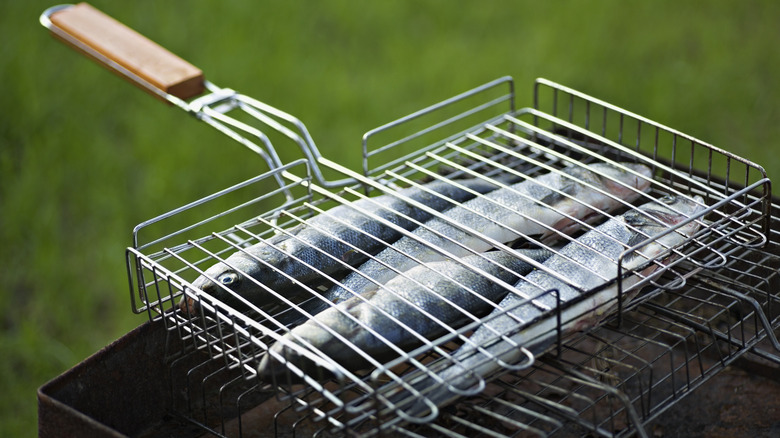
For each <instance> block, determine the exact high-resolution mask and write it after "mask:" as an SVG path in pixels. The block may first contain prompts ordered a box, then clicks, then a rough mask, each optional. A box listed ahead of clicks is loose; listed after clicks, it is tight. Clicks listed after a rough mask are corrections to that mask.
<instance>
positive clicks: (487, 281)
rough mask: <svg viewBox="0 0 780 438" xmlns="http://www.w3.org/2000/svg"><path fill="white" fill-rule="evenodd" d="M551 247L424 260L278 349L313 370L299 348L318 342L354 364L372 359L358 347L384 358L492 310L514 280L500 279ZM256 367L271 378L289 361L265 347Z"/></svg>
mask: <svg viewBox="0 0 780 438" xmlns="http://www.w3.org/2000/svg"><path fill="white" fill-rule="evenodd" d="M550 255H551V252H550V251H548V250H544V249H534V250H531V249H521V250H516V251H513V252H512V253H507V252H503V251H490V252H487V253H484V254H474V255H470V256H467V257H463V258H462V259H460V260H457V261H456V260H445V261H437V262H432V263H429V264H423V265H418V266H416V267H414V268H412V269H410V270H409V271H407V272H406V273H405V275H398V276H396V277H395V278H393V279H392V280H390V281H389V282H387V284H386V285H385V286H384V287H383V288H381V289H378V290H376V291H374V292H371V293H369V294H366V295H365V296H362V297H353V298H351V299H349V300H347V301H344V302H342V303H340V304H339V305H337V306H336V307H331V308H329V309H327V310H325V311H323V312H321V313H319V314H317V315H315V316H314V317H313V318H311V319H309V320H308V321H306V322H305V323H304V324H302V325H299V326H297V327H295V328H294V329H293V330H292V331H291V332H290V333H287V334H286V335H285V336H284V340H283V341H281V342H276V343H275V344H274V346H273V347H272V350H273V351H274V352H275V353H278V354H279V355H281V357H284V358H285V359H286V360H289V361H291V362H293V363H295V364H296V366H298V367H299V368H302V369H304V370H305V371H308V372H310V373H312V374H313V373H314V372H313V367H314V366H315V365H313V364H311V363H309V362H307V361H306V360H305V359H304V358H303V357H302V356H300V355H299V354H298V353H297V351H299V349H300V348H304V347H303V345H310V346H312V347H314V348H315V349H317V350H319V351H320V352H321V353H322V354H323V355H326V356H327V357H329V358H330V359H332V360H334V361H336V362H337V363H339V364H341V365H342V366H343V367H345V368H346V369H347V370H350V371H355V370H359V369H363V368H366V367H369V366H370V362H369V361H368V360H366V358H365V357H364V355H363V354H361V353H358V352H357V351H356V349H358V350H360V351H362V352H363V353H364V354H366V355H368V356H369V357H371V358H373V359H374V360H375V361H378V362H379V363H383V362H385V361H387V360H390V359H392V358H394V357H397V356H398V354H399V352H398V351H399V350H400V351H410V350H412V349H413V348H415V347H417V346H419V345H421V344H422V342H423V341H422V339H436V338H438V337H440V336H442V335H444V334H446V333H447V327H455V328H457V327H460V326H462V325H464V324H466V323H468V322H472V321H476V320H477V319H478V318H479V317H481V316H484V315H486V314H487V313H488V312H490V310H492V309H493V308H494V307H495V303H498V302H499V301H500V300H501V299H502V298H503V297H504V296H505V295H506V294H507V293H508V292H509V287H511V286H509V287H508V286H507V285H502V284H500V283H498V282H496V281H495V280H494V279H499V280H501V281H502V282H504V283H508V284H509V285H513V284H514V283H515V282H516V281H517V280H519V278H520V276H522V275H525V274H527V273H528V272H530V271H531V269H533V266H532V265H531V264H530V263H528V262H527V261H526V260H528V259H530V260H533V261H535V262H537V263H541V262H543V261H544V260H546V259H547V258H548V257H549V256H550ZM483 273H486V274H488V275H490V276H486V275H484V274H483ZM491 276H492V277H491ZM339 336H341V337H343V338H344V339H345V340H346V341H347V342H342V341H341V339H340V338H339ZM288 343H293V344H296V347H295V348H291V347H289V346H287V344H288ZM258 370H259V373H260V375H261V376H262V377H265V378H266V379H270V378H271V376H272V375H274V374H281V373H282V372H283V371H284V367H283V366H282V365H280V364H278V363H276V361H275V360H273V359H271V357H270V355H266V356H265V358H263V360H262V362H261V364H260V366H259V368H258Z"/></svg>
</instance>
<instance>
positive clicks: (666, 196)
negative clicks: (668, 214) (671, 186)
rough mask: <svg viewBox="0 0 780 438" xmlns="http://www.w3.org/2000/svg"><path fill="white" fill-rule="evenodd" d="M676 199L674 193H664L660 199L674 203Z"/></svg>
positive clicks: (667, 202) (665, 202) (663, 201)
mask: <svg viewBox="0 0 780 438" xmlns="http://www.w3.org/2000/svg"><path fill="white" fill-rule="evenodd" d="M675 200H676V198H675V196H674V195H664V196H663V197H662V198H661V199H659V201H660V202H662V203H664V204H674V201H675Z"/></svg>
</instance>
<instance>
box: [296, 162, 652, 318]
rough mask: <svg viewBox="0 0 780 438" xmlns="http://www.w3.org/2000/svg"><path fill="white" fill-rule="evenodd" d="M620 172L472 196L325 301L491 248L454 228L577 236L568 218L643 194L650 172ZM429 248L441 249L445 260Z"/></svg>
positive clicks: (602, 168)
mask: <svg viewBox="0 0 780 438" xmlns="http://www.w3.org/2000/svg"><path fill="white" fill-rule="evenodd" d="M621 166H622V167H623V168H620V167H616V166H613V165H611V164H606V163H597V164H591V165H588V166H583V167H569V168H566V169H564V170H563V171H562V172H561V173H557V172H551V173H547V174H544V175H541V176H539V177H537V178H534V179H527V180H524V181H521V182H519V183H516V184H514V185H511V186H505V187H502V188H501V189H498V190H495V191H492V192H490V193H488V194H486V195H484V196H479V197H476V198H474V199H472V200H470V201H467V202H465V203H463V205H460V206H456V207H454V208H451V209H450V210H448V211H447V212H446V213H445V215H446V219H442V218H437V217H435V218H433V219H431V220H429V221H428V222H426V223H425V224H424V226H420V227H418V228H417V229H415V231H414V232H413V235H414V237H409V236H405V237H402V238H400V239H399V240H398V241H396V242H395V243H394V244H393V245H392V246H391V247H389V248H387V249H385V250H383V251H382V252H380V253H379V254H377V255H376V257H374V258H372V259H370V260H368V261H367V262H366V263H364V264H363V265H361V266H360V268H359V271H358V272H353V273H351V274H349V275H348V276H347V277H346V278H345V279H344V280H343V282H342V283H341V284H338V285H336V286H334V287H332V288H331V289H330V290H328V291H327V292H326V293H325V296H326V297H327V299H328V300H330V301H332V302H340V301H343V300H346V299H349V298H351V297H352V296H354V295H356V294H365V293H367V292H370V291H372V290H375V289H376V288H378V287H379V285H381V284H384V283H386V282H387V281H389V280H390V279H392V278H393V277H395V276H396V274H397V273H398V272H403V271H406V270H408V269H411V268H412V267H414V266H416V265H417V264H418V262H432V261H436V260H443V259H445V258H446V257H448V256H452V257H462V256H467V255H469V254H472V253H473V252H477V253H479V252H484V251H487V250H488V249H490V248H491V247H492V244H491V243H490V242H488V241H485V240H484V239H481V238H480V237H479V236H477V235H474V234H472V233H470V232H468V231H466V230H463V229H461V228H459V226H465V227H468V228H471V229H473V230H475V231H476V232H477V233H479V234H480V235H485V236H488V237H490V238H492V239H494V240H497V241H499V242H501V243H508V242H511V241H514V240H516V239H518V238H519V237H521V236H532V235H550V234H552V232H551V231H550V229H549V228H553V229H557V230H560V231H562V232H564V233H571V232H573V231H576V229H578V228H579V226H580V224H579V223H578V222H576V221H574V220H572V219H570V218H569V217H567V215H568V216H571V217H574V218H576V219H580V220H587V219H588V218H589V217H591V216H592V215H593V213H594V209H599V210H602V211H606V212H609V211H612V210H615V209H617V208H620V207H621V206H623V205H624V202H625V203H630V202H632V201H634V200H636V199H637V198H638V197H639V196H640V195H641V193H642V192H644V191H646V190H647V189H648V188H649V187H650V180H651V178H652V171H651V170H650V168H649V167H647V166H645V165H642V164H633V163H621ZM625 169H627V170H625ZM584 183H588V184H590V187H589V186H587V185H585V184H584ZM561 193H564V194H566V195H569V196H564V195H563V194H561ZM596 216H597V215H596ZM548 227H549V228H548ZM434 248H439V249H444V250H445V251H447V252H448V253H449V255H446V256H445V255H443V254H442V253H441V252H439V251H438V250H436V249H434ZM327 307H328V304H327V303H323V302H321V301H316V302H313V304H312V305H311V307H309V308H306V310H307V311H308V312H309V313H317V312H318V311H322V310H324V309H325V308H327Z"/></svg>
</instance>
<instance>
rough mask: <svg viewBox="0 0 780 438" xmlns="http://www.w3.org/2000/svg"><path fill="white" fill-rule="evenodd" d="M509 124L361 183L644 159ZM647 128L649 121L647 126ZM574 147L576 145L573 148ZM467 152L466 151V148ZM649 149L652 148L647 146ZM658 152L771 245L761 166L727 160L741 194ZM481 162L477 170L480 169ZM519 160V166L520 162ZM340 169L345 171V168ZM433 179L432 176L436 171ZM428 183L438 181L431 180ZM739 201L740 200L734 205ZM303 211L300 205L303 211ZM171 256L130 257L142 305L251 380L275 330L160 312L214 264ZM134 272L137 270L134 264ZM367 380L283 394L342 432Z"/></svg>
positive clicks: (223, 316) (675, 184) (670, 186)
mask: <svg viewBox="0 0 780 438" xmlns="http://www.w3.org/2000/svg"><path fill="white" fill-rule="evenodd" d="M610 111H613V109H612V108H610ZM570 113H571V112H570ZM606 113H607V112H606V111H604V114H606ZM524 115H531V116H533V117H534V118H536V119H537V120H539V119H540V118H542V117H547V118H548V120H552V121H553V122H554V123H555V124H556V126H557V125H560V126H563V127H564V128H566V130H567V135H566V136H564V137H561V136H560V135H558V136H554V135H553V134H554V133H555V131H556V128H554V129H551V130H550V131H543V130H539V129H538V127H536V126H535V125H529V124H527V123H523V122H522V121H520V119H518V117H523V116H524ZM620 117H621V126H622V125H623V123H624V122H623V117H624V114H623V113H621V116H620ZM570 118H571V117H570ZM606 119H607V117H606V116H604V120H605V122H604V124H606ZM502 122H503V123H506V124H507V125H508V126H509V128H507V129H505V130H501V129H499V128H496V123H495V122H491V123H486V124H484V125H482V126H480V127H479V128H478V129H476V130H473V132H469V133H467V134H466V135H462V136H461V137H458V138H455V139H453V140H451V141H445V142H443V144H442V145H440V146H438V149H433V150H430V149H429V150H426V151H425V153H424V154H421V155H420V156H414V155H413V156H410V157H407V159H405V160H400V161H399V160H396V162H395V163H394V167H392V168H391V167H390V166H386V167H387V169H392V170H385V171H384V173H383V174H382V178H379V177H377V176H376V175H373V176H372V178H371V179H370V180H361V179H360V178H359V175H358V176H357V177H356V179H358V180H361V181H362V182H363V183H364V184H368V185H371V184H372V183H373V184H375V182H376V181H380V180H382V181H386V180H395V181H399V180H405V179H406V178H405V177H404V176H402V174H401V172H405V173H406V175H409V174H410V173H412V172H423V174H426V170H427V169H437V170H438V169H440V168H441V167H443V166H447V167H454V168H456V169H458V171H459V172H461V173H463V172H466V173H467V170H468V169H469V166H470V168H471V169H473V168H475V166H477V167H478V166H479V165H480V164H479V163H478V162H479V161H480V160H484V156H485V155H487V156H491V155H493V156H495V148H498V149H497V150H500V151H501V154H502V156H503V157H511V156H512V155H513V153H512V150H513V149H517V150H523V151H524V152H525V153H526V154H527V155H526V157H532V158H533V157H535V158H533V159H532V160H531V161H530V162H531V163H532V165H531V166H529V165H527V164H525V165H524V167H525V171H529V172H532V171H533V170H535V169H538V167H539V166H540V165H541V166H544V165H545V162H544V160H547V162H550V163H554V162H556V161H560V160H561V159H562V158H563V157H564V156H570V155H573V156H574V159H578V158H580V157H581V156H582V155H583V154H584V155H585V156H587V155H588V154H589V152H588V150H587V149H590V148H592V146H593V145H595V146H596V147H597V149H598V150H600V151H602V153H603V151H607V152H608V153H609V154H610V155H611V156H614V155H617V156H619V157H620V158H621V159H625V157H627V156H631V157H633V158H634V159H636V158H637V155H636V151H632V150H630V149H625V148H624V147H622V146H621V145H620V143H617V146H616V145H615V144H610V141H609V139H607V138H606V137H598V136H594V135H593V134H592V133H590V132H587V135H586V136H585V137H586V139H593V138H596V137H598V138H597V141H596V142H594V143H593V144H590V143H589V142H588V141H586V142H585V143H584V144H585V146H586V147H585V148H582V144H583V143H582V138H581V137H582V136H581V135H579V136H578V135H574V134H581V132H580V130H581V129H580V130H575V129H572V128H573V125H572V124H571V123H570V122H565V121H561V120H558V119H557V118H555V117H550V116H548V115H545V114H543V113H540V112H538V111H537V110H522V111H520V112H519V113H518V114H508V115H505V116H502ZM641 123H647V122H644V121H642V122H641ZM640 126H641V125H640ZM518 128H519V130H520V132H524V131H525V132H526V134H530V135H531V138H532V139H534V140H535V142H534V143H531V144H529V143H528V142H527V141H524V138H523V137H520V136H518V135H516V134H515V133H514V132H515V130H517V129H518ZM605 132H606V131H605ZM658 132H667V131H665V130H664V128H662V127H660V128H659V127H658V126H656V136H655V137H656V140H657V139H658V137H659V134H658ZM556 134H557V133H556ZM673 135H674V136H675V138H677V136H678V134H676V133H674V134H673ZM552 138H554V139H555V141H552V142H550V141H549V140H550V139H552ZM638 138H639V137H638ZM568 140H571V142H569V141H568ZM619 140H622V134H620V138H619ZM686 140H687V141H690V142H691V146H690V150H691V152H690V157H694V156H695V154H694V151H698V150H699V149H703V150H704V151H705V152H706V153H708V154H709V157H710V161H711V162H712V160H713V158H712V157H718V156H720V155H719V153H720V152H719V151H718V150H715V149H712V148H709V147H708V146H707V145H703V144H700V143H698V142H697V141H695V140H691V139H688V138H687V137H686ZM461 145H465V147H464V146H461ZM642 146H643V147H644V146H645V145H642ZM491 148H492V149H494V150H493V151H492V152H493V154H491V153H486V152H485V149H491ZM561 148H563V149H562V150H563V151H564V154H561V152H560V151H561ZM636 149H637V150H640V151H642V152H644V151H643V150H642V149H641V148H640V147H639V140H637V148H636ZM658 149H659V144H658V143H656V144H655V145H654V147H653V153H652V155H650V156H651V157H654V158H655V159H656V160H655V161H658V162H659V164H658V167H659V168H660V169H661V170H662V171H663V175H664V176H665V178H666V179H664V181H666V182H667V185H666V187H665V190H669V191H674V190H685V191H686V193H702V194H704V195H705V196H707V199H708V201H709V202H710V203H713V202H714V203H716V204H717V200H723V198H724V194H725V195H728V196H732V198H730V199H728V202H724V204H723V206H725V207H726V208H722V214H721V219H723V220H724V222H722V224H723V225H724V229H729V228H733V225H734V223H735V222H733V220H729V219H727V218H729V217H730V216H729V215H728V211H729V209H731V210H732V211H738V212H741V213H742V214H741V215H738V219H737V220H736V225H737V227H736V228H737V231H729V232H726V233H720V235H721V238H723V239H728V242H729V244H732V242H733V241H734V239H735V238H736V239H737V240H738V241H737V243H738V244H739V246H743V247H744V246H760V245H762V244H764V243H765V242H766V238H765V234H763V233H761V232H757V231H756V230H755V227H751V226H750V225H751V224H752V223H754V222H755V223H759V224H761V225H762V229H763V230H766V229H768V226H767V225H765V224H766V223H768V219H767V215H764V214H762V213H763V212H764V211H765V210H766V209H767V207H765V205H768V196H767V194H768V181H766V180H764V179H761V178H760V176H761V174H762V171H761V169H760V168H759V167H757V166H754V165H752V163H749V162H746V161H744V160H741V159H738V158H735V157H731V156H727V157H726V160H727V162H728V163H729V164H728V169H729V172H728V175H734V174H735V173H737V172H735V171H734V170H733V168H732V167H736V166H733V165H732V164H731V161H735V162H737V163H738V164H739V165H740V166H744V169H745V170H744V179H743V178H739V180H742V181H744V182H747V183H750V184H749V185H748V188H747V189H745V188H744V186H742V187H741V188H740V185H739V184H737V183H732V182H729V181H731V180H733V178H727V179H726V180H725V182H720V183H718V182H715V181H714V179H713V176H712V175H711V170H712V166H710V167H709V168H708V170H707V171H705V172H702V173H701V174H702V176H700V175H698V174H694V172H693V171H694V170H697V171H698V169H694V167H693V161H694V160H693V159H692V160H691V162H690V163H689V165H688V167H687V169H686V168H685V166H682V169H683V171H682V172H680V171H679V167H680V166H681V165H680V164H679V163H678V162H677V161H674V160H673V161H672V162H671V166H665V165H663V164H662V163H660V160H658ZM475 150H480V152H479V153H470V152H472V151H475ZM508 151H509V152H508ZM707 151H709V152H707ZM421 156H422V157H424V159H421V158H420V157H421ZM463 156H468V157H469V159H470V161H471V164H469V165H468V166H463V165H461V164H459V163H458V162H457V161H458V160H457V159H456V158H461V157H463ZM673 156H675V157H677V155H676V154H673ZM570 158H571V157H570ZM474 161H476V162H477V163H476V164H475V163H474ZM514 161H516V162H517V161H519V160H514ZM420 162H425V163H426V164H424V165H419V164H418V163H420ZM396 163H400V164H396ZM336 167H338V166H336ZM339 170H342V169H341V168H339ZM428 172H429V173H430V172H432V171H428ZM755 174H758V175H759V178H758V179H757V180H756V181H753V180H752V179H751V178H753V179H755V178H754V177H753V175H755ZM350 176H352V177H355V175H351V174H350ZM428 176H431V175H430V174H429V175H428ZM308 188H309V189H310V190H311V186H308ZM377 188H379V187H377ZM735 193H737V195H736V196H734V194H735ZM735 199H736V200H738V201H737V202H732V201H734V200H735ZM290 206H296V205H295V203H292V204H290V203H288V204H287V207H288V208H289V207H290ZM297 206H300V204H298V205H297ZM723 206H722V207H723ZM279 211H281V210H275V213H278V212H279ZM293 217H296V216H293ZM266 225H267V224H266ZM271 228H272V227H271ZM715 229H716V228H712V229H711V230H715ZM234 231H235V230H234ZM242 231H243V230H242ZM229 234H230V233H218V234H217V236H219V237H220V238H219V239H218V240H219V241H222V242H225V243H229V241H228V240H227V239H225V238H224V236H225V235H229ZM212 238H213V236H212ZM258 238H262V235H255V236H250V237H248V238H245V239H239V241H248V240H254V239H258ZM739 239H741V240H739ZM187 245H188V244H184V246H185V247H186V246H187ZM189 245H190V246H197V245H193V242H192V241H190V242H189ZM231 245H232V244H231ZM234 249H235V248H234V247H232V246H230V245H228V246H227V248H225V249H224V250H222V252H221V253H220V254H225V253H227V252H229V251H231V250H234ZM163 253H166V254H165V256H163V258H162V259H161V261H162V262H161V261H160V260H149V258H148V257H147V256H146V255H145V254H143V252H142V251H137V250H134V249H130V250H129V252H128V254H129V260H130V254H132V256H133V257H135V258H136V262H137V263H139V264H137V265H136V268H137V272H138V273H139V278H140V279H141V280H139V282H138V284H139V286H140V285H143V287H140V288H141V293H142V296H143V295H145V296H143V297H142V298H145V301H146V302H147V303H152V304H153V305H151V306H149V307H148V308H149V309H151V308H152V307H155V306H154V305H157V306H158V310H162V311H163V314H166V315H167V316H166V318H167V319H168V320H169V322H170V323H171V330H172V331H176V332H178V333H180V335H182V338H183V339H185V340H187V341H190V342H192V344H193V345H194V346H195V348H197V349H200V350H206V351H208V352H209V353H210V354H211V357H212V359H214V360H223V361H225V365H226V367H228V368H230V369H241V372H242V373H246V374H245V375H244V377H245V378H246V377H251V375H252V373H253V370H254V366H255V365H256V359H257V358H258V356H259V355H260V354H262V352H263V351H264V350H265V349H267V347H268V345H267V342H268V341H267V338H266V337H265V336H267V335H268V331H267V329H266V328H265V327H263V326H261V325H259V324H257V323H256V321H246V319H245V318H243V317H242V314H241V313H239V312H235V311H234V310H233V309H230V308H229V307H227V308H226V307H225V306H223V305H222V304H221V303H219V302H213V300H212V301H210V300H209V299H208V297H203V296H202V295H199V297H200V298H201V299H203V300H204V301H205V304H206V305H205V306H203V307H201V309H202V311H201V315H200V316H199V318H194V319H192V318H187V317H184V316H182V315H180V314H178V313H176V312H166V311H165V310H164V309H163V308H162V307H159V305H160V304H161V303H164V302H168V303H173V301H174V298H176V297H177V296H179V295H180V294H181V290H182V289H187V282H186V281H182V280H181V279H180V278H179V274H181V272H183V271H187V270H188V269H189V270H192V269H194V270H195V271H198V272H202V268H200V266H204V265H206V264H208V263H206V262H205V261H204V260H203V259H202V258H201V259H200V260H199V261H197V262H195V263H193V262H190V261H187V260H179V262H181V263H182V264H183V265H186V266H185V267H182V268H179V270H178V271H175V270H174V271H173V272H170V271H169V270H168V269H166V267H165V266H164V265H165V263H166V262H165V260H170V259H177V260H178V259H180V256H172V254H171V253H174V254H177V253H178V254H180V252H178V251H177V250H175V251H170V249H166V250H164V251H163ZM213 254H217V253H213ZM158 255H159V254H158ZM211 260H212V261H213V260H214V259H213V258H212V259H211ZM129 266H131V264H130V263H129ZM144 273H145V274H146V277H151V278H153V279H154V280H152V281H148V280H144V278H145V276H144V275H143V274H144ZM131 277H132V276H131ZM131 282H132V278H131ZM160 284H163V285H164V287H160ZM150 285H153V286H154V287H153V288H150V287H149V286H150ZM149 290H157V291H159V290H163V291H164V292H163V293H162V294H160V296H158V297H157V299H153V298H152V299H150V296H149V295H148V294H146V293H147V292H148V291H149ZM163 295H164V296H165V297H167V299H166V298H160V297H161V296H163ZM153 296H154V295H152V297H153ZM210 304H211V306H210ZM150 316H151V313H150ZM366 379H369V376H365V375H363V376H361V375H355V376H354V377H353V380H352V381H351V382H339V385H340V386H339V387H338V388H336V389H335V390H334V389H328V388H327V385H321V384H319V383H317V379H310V380H309V381H308V382H307V383H309V386H308V387H304V389H303V390H299V391H289V390H288V391H285V389H286V388H284V386H283V385H281V386H280V387H279V388H277V389H278V390H280V391H282V392H288V393H289V396H290V400H291V401H292V404H293V405H296V406H297V407H298V408H305V409H308V410H309V411H310V412H311V415H312V416H313V417H317V418H320V419H323V418H324V419H327V420H329V422H330V423H331V425H335V426H336V427H337V428H338V427H344V424H345V423H344V422H343V421H342V419H341V418H340V417H343V416H344V414H343V413H342V410H343V409H344V407H345V404H344V402H345V400H349V399H350V398H352V397H355V398H365V393H366V392H367V391H368V392H370V391H371V386H366V384H365V382H364V380H366ZM331 407H332V409H331ZM363 426H365V424H363ZM369 430H370V428H369Z"/></svg>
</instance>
